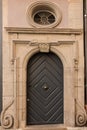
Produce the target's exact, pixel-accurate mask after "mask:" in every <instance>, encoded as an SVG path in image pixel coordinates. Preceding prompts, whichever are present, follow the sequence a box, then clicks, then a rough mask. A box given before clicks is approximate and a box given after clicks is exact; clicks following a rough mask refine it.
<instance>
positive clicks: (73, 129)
mask: <svg viewBox="0 0 87 130" xmlns="http://www.w3.org/2000/svg"><path fill="white" fill-rule="evenodd" d="M17 130H87V127H58V126H52V127H51V126H45V127H44V126H35V127H34V126H33V127H28V128H25V129H21V128H20V129H17Z"/></svg>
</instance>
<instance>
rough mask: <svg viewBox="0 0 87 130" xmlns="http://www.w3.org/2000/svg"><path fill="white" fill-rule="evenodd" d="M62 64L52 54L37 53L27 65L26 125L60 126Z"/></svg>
mask: <svg viewBox="0 0 87 130" xmlns="http://www.w3.org/2000/svg"><path fill="white" fill-rule="evenodd" d="M63 97H64V96H63V64H62V62H61V60H60V59H59V57H58V56H56V55H55V54H54V53H51V52H50V53H37V54H35V55H34V56H32V57H31V59H30V60H29V62H28V65H27V112H26V113H27V125H42V124H62V123H63V118H64V111H63V107H64V104H63Z"/></svg>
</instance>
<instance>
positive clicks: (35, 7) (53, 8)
mask: <svg viewBox="0 0 87 130" xmlns="http://www.w3.org/2000/svg"><path fill="white" fill-rule="evenodd" d="M41 7H43V8H46V9H43V10H47V11H50V12H51V13H52V14H54V17H55V22H53V23H52V24H49V25H41V24H38V23H36V22H35V21H34V14H35V13H36V12H38V11H40V10H41V9H40V8H41ZM61 20H62V12H61V10H60V8H59V7H58V6H57V5H56V4H55V3H52V2H48V1H37V2H34V3H32V4H31V5H30V6H29V7H28V9H27V21H28V23H29V24H31V25H32V26H33V27H36V28H52V27H55V26H57V25H59V24H60V22H61Z"/></svg>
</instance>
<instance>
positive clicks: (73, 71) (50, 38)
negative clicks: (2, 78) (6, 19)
mask: <svg viewBox="0 0 87 130" xmlns="http://www.w3.org/2000/svg"><path fill="white" fill-rule="evenodd" d="M6 31H7V32H8V37H9V39H8V44H9V48H10V51H9V57H10V60H9V61H10V62H9V63H10V66H11V70H10V71H12V73H13V81H12V82H13V89H14V90H13V91H14V95H13V98H12V101H14V102H12V103H11V105H13V108H14V112H13V113H9V111H10V109H11V108H10V106H11V105H9V104H8V106H7V108H4V109H3V112H2V116H1V121H2V127H3V128H11V127H14V128H19V127H23V128H26V127H27V126H26V66H27V62H28V61H29V59H30V57H31V56H32V55H34V54H35V53H37V52H45V53H48V52H50V51H51V52H53V53H55V54H56V55H58V56H59V57H60V59H61V61H62V63H63V66H64V125H65V126H75V124H76V125H78V126H83V125H84V124H86V121H87V120H86V113H85V110H84V107H83V105H84V99H83V97H84V93H83V91H84V86H80V81H79V75H80V74H82V75H83V72H84V70H82V72H81V71H80V69H79V66H80V65H79V64H80V61H79V56H80V50H79V44H80V42H79V38H78V37H80V36H81V35H82V30H80V29H52V30H50V29H48V30H46V29H41V30H38V29H36V30H35V29H27V28H6ZM81 44H82V43H81ZM81 57H82V55H81ZM83 60H84V59H83V57H82V66H83V63H84V61H83ZM80 80H82V83H83V84H84V82H83V79H80ZM82 83H81V85H82ZM79 86H80V87H79ZM81 90H82V93H81ZM80 94H82V97H80ZM7 113H8V114H10V115H11V116H10V118H5V116H6V114H7ZM75 115H76V117H75ZM5 119H6V120H7V121H8V119H11V120H9V121H8V123H7V124H6V123H5V122H4V121H5Z"/></svg>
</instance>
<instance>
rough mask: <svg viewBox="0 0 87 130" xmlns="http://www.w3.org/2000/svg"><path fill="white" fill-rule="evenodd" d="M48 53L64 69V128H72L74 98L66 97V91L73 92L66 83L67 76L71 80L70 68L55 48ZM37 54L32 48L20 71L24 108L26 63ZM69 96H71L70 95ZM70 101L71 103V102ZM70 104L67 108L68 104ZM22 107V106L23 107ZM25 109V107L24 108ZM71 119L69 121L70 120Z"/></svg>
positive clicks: (36, 50)
mask: <svg viewBox="0 0 87 130" xmlns="http://www.w3.org/2000/svg"><path fill="white" fill-rule="evenodd" d="M50 51H52V52H53V53H54V54H56V55H57V56H58V57H59V58H60V60H61V62H62V64H63V67H64V68H63V69H64V72H63V73H64V125H66V126H74V125H75V116H74V113H75V108H74V107H75V102H74V98H73V97H72V96H71V97H70V98H68V97H69V95H67V91H73V87H72V85H71V82H69V81H68V78H67V77H68V76H69V77H70V79H72V74H73V73H72V66H71V64H70V63H68V61H67V60H66V58H65V56H64V55H63V54H62V53H61V52H60V51H58V50H57V49H56V47H51V48H50ZM38 52H39V48H34V49H32V50H31V51H30V52H29V53H28V54H27V55H26V56H25V59H24V62H23V66H22V67H23V68H24V69H23V70H22V74H23V80H24V84H23V92H25V94H24V97H23V104H24V105H25V106H26V86H27V85H26V79H27V77H26V76H27V74H26V67H27V63H28V61H29V59H30V58H31V57H32V56H33V55H34V54H35V53H38ZM70 95H71V94H70ZM71 101H72V102H71ZM69 103H71V104H70V105H69V106H68V104H69ZM24 105H23V106H24ZM71 106H72V110H71ZM26 107H27V106H26ZM26 107H25V109H24V110H23V113H25V114H24V119H23V120H24V121H23V122H21V124H24V128H25V127H28V126H27V125H26ZM70 119H71V120H70Z"/></svg>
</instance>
